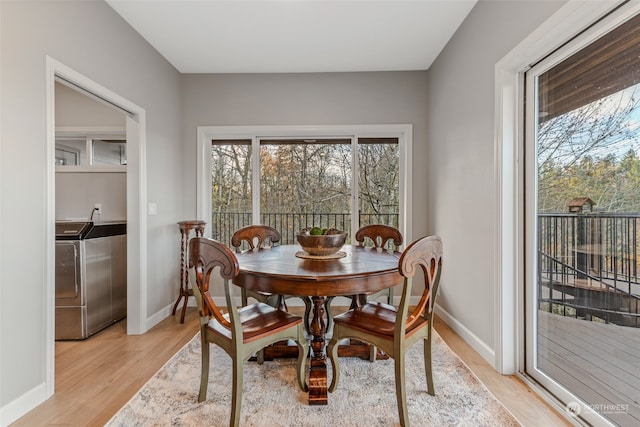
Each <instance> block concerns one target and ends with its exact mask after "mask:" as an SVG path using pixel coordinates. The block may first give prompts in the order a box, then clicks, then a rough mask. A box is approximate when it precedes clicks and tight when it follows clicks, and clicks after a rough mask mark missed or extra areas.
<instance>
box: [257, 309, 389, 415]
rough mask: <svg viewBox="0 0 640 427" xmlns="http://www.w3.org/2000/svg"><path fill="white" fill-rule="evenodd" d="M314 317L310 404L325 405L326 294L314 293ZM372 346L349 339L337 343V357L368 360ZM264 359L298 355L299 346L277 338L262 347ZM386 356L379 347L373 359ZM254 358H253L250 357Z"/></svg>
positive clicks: (311, 324) (310, 331) (310, 361)
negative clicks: (320, 295) (339, 344)
mask: <svg viewBox="0 0 640 427" xmlns="http://www.w3.org/2000/svg"><path fill="white" fill-rule="evenodd" d="M311 299H312V301H313V319H312V320H311V323H310V325H309V331H308V332H309V333H310V334H311V335H312V338H311V343H310V344H311V351H310V352H309V405H326V404H327V402H328V399H327V359H326V353H325V348H326V337H325V334H326V332H327V328H326V325H325V323H324V313H325V302H326V300H327V298H326V297H317V296H314V297H312V298H311ZM370 352H371V346H370V345H369V344H366V343H363V342H359V341H355V340H352V341H350V343H349V345H341V346H339V347H338V356H339V357H360V358H362V359H365V360H369V357H370ZM263 356H264V360H273V359H274V358H278V357H298V346H290V345H287V343H286V342H279V343H276V344H274V345H271V346H268V347H265V348H264V349H263ZM388 358H389V356H387V355H386V354H382V353H381V352H380V350H378V352H377V354H376V359H388ZM253 360H255V358H253Z"/></svg>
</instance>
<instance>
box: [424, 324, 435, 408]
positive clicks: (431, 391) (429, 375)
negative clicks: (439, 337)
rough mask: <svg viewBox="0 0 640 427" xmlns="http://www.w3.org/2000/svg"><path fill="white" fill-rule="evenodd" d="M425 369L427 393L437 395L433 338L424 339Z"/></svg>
mask: <svg viewBox="0 0 640 427" xmlns="http://www.w3.org/2000/svg"><path fill="white" fill-rule="evenodd" d="M429 335H431V334H429ZM424 371H425V373H426V375H427V393H429V394H430V395H431V396H435V395H436V391H435V387H434V385H433V371H432V369H431V339H426V340H424Z"/></svg>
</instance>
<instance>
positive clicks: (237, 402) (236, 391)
mask: <svg viewBox="0 0 640 427" xmlns="http://www.w3.org/2000/svg"><path fill="white" fill-rule="evenodd" d="M232 363H233V373H232V375H233V386H232V391H231V421H230V423H229V425H230V426H233V427H238V426H239V425H240V409H241V407H242V363H243V361H242V360H241V359H240V358H239V357H237V355H234V356H233V357H232Z"/></svg>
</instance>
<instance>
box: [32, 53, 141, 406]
mask: <svg viewBox="0 0 640 427" xmlns="http://www.w3.org/2000/svg"><path fill="white" fill-rule="evenodd" d="M45 62H46V70H45V82H46V137H47V153H46V165H45V166H44V167H45V171H46V173H45V176H46V184H45V185H46V192H47V200H46V224H45V230H46V237H45V241H46V256H45V262H46V266H45V278H44V282H45V289H46V291H45V301H44V303H45V329H46V332H45V336H46V356H45V357H46V360H44V364H45V366H44V369H45V383H46V387H45V388H46V398H49V397H50V396H52V395H53V393H54V391H55V212H56V211H55V161H54V160H55V81H56V76H58V77H61V78H63V79H64V80H65V81H67V82H69V83H72V84H73V85H75V86H77V87H78V88H79V89H80V90H83V91H86V92H88V93H90V94H94V95H95V96H97V98H99V99H100V100H102V101H105V103H106V104H111V105H112V106H114V107H117V108H119V109H121V110H124V111H126V112H129V113H130V114H126V113H125V114H126V134H127V145H128V150H127V157H128V158H127V180H126V182H127V184H126V186H127V266H128V267H127V334H142V333H144V332H146V331H147V330H148V326H147V239H146V230H147V217H146V215H145V212H146V209H145V206H146V201H147V185H146V176H147V170H146V112H145V110H144V109H143V108H141V107H139V106H138V105H136V104H134V103H132V102H131V101H129V100H127V99H125V98H123V97H122V96H120V95H118V94H116V93H115V92H112V91H110V90H109V89H107V88H105V87H104V86H102V85H100V84H98V83H97V82H95V81H93V80H91V79H89V78H87V77H85V76H83V75H82V74H80V73H79V72H77V71H75V70H73V69H72V68H70V67H68V66H66V65H64V64H62V63H61V62H59V61H57V60H55V59H53V58H51V57H49V56H47V57H46V61H45Z"/></svg>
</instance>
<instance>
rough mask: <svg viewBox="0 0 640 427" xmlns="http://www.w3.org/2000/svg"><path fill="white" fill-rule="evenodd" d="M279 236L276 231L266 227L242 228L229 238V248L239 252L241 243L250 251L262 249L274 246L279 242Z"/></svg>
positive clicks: (251, 226) (250, 226)
mask: <svg viewBox="0 0 640 427" xmlns="http://www.w3.org/2000/svg"><path fill="white" fill-rule="evenodd" d="M280 239H281V235H280V232H279V231H278V230H276V229H275V228H273V227H270V226H268V225H248V226H246V227H242V228H240V229H239V230H237V231H236V232H235V233H233V236H231V246H233V247H234V248H236V252H240V250H241V246H242V243H243V242H246V244H247V245H248V246H249V249H250V250H254V249H255V248H263V247H265V246H267V245H273V246H275V245H276V244H278V243H279V242H280Z"/></svg>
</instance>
